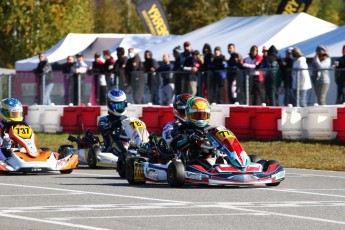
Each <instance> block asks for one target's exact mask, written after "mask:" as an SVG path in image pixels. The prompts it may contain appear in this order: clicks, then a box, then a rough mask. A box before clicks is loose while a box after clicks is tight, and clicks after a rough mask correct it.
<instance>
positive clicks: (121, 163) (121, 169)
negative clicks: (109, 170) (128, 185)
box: [116, 154, 126, 178]
mask: <svg viewBox="0 0 345 230" xmlns="http://www.w3.org/2000/svg"><path fill="white" fill-rule="evenodd" d="M116 171H117V173H118V174H119V175H120V177H121V178H126V154H120V155H119V158H118V160H117V166H116Z"/></svg>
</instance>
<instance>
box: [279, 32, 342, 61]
mask: <svg viewBox="0 0 345 230" xmlns="http://www.w3.org/2000/svg"><path fill="white" fill-rule="evenodd" d="M318 45H326V46H327V48H328V52H329V55H330V56H331V57H340V56H342V49H343V46H344V45H345V26H342V27H339V28H337V29H335V30H332V31H330V32H328V33H325V34H322V35H319V36H317V37H314V38H311V39H308V40H305V41H303V42H299V43H296V44H293V45H291V46H292V47H298V48H300V49H301V51H302V53H303V54H304V56H306V57H310V58H311V57H314V56H315V49H316V47H317V46H318ZM284 50H285V49H282V51H284ZM282 51H280V52H281V53H282Z"/></svg>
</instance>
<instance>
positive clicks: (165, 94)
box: [157, 54, 174, 105]
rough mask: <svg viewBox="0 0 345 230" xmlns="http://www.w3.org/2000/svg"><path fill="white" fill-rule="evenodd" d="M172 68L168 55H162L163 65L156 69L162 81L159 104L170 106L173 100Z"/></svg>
mask: <svg viewBox="0 0 345 230" xmlns="http://www.w3.org/2000/svg"><path fill="white" fill-rule="evenodd" d="M173 68H174V66H173V64H171V63H170V56H169V54H164V55H163V64H162V65H160V66H159V67H158V69H157V73H158V74H159V77H160V78H161V79H162V88H161V97H160V98H161V104H162V105H170V104H172V100H173V98H174V83H173V80H174V79H173V73H172V70H173Z"/></svg>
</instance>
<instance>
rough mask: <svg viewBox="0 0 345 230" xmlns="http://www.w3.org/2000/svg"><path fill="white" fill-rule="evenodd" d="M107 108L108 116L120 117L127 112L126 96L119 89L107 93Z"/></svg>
mask: <svg viewBox="0 0 345 230" xmlns="http://www.w3.org/2000/svg"><path fill="white" fill-rule="evenodd" d="M107 106H108V112H109V114H113V115H116V116H122V115H124V114H125V113H126V112H127V109H126V108H127V97H126V94H125V93H124V92H123V91H122V90H119V89H112V90H110V91H109V92H108V93H107Z"/></svg>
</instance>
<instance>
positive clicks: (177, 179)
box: [167, 161, 185, 188]
mask: <svg viewBox="0 0 345 230" xmlns="http://www.w3.org/2000/svg"><path fill="white" fill-rule="evenodd" d="M167 181H168V184H169V186H170V187H177V188H179V187H182V186H183V185H184V182H185V177H184V164H183V163H182V162H179V161H173V162H171V163H170V164H169V166H168V170H167Z"/></svg>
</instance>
